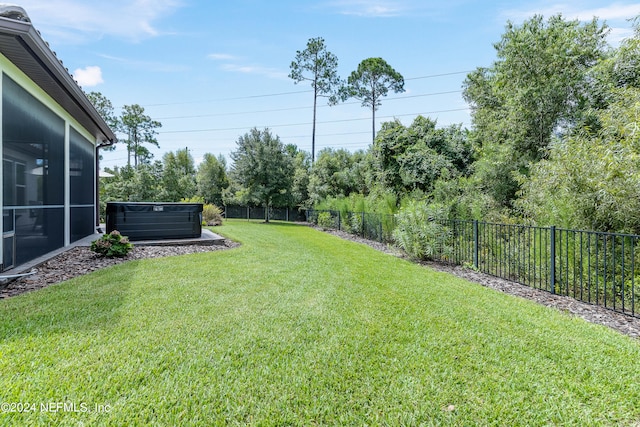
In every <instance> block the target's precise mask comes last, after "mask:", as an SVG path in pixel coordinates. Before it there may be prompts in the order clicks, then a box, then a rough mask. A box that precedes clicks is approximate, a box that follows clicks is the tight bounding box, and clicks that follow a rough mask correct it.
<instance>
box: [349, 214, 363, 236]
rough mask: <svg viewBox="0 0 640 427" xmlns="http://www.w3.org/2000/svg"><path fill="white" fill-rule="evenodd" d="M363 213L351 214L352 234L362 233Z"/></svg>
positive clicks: (350, 226) (350, 225)
mask: <svg viewBox="0 0 640 427" xmlns="http://www.w3.org/2000/svg"><path fill="white" fill-rule="evenodd" d="M363 225H364V224H363V223H362V213H361V212H351V213H350V214H349V229H350V231H349V232H350V233H353V234H360V233H362V227H363Z"/></svg>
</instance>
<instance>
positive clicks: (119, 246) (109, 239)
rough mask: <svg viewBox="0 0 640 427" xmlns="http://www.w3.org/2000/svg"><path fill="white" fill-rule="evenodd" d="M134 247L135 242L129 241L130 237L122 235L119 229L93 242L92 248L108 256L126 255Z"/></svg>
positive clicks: (118, 256) (119, 256)
mask: <svg viewBox="0 0 640 427" xmlns="http://www.w3.org/2000/svg"><path fill="white" fill-rule="evenodd" d="M132 249H133V244H132V243H130V242H129V238H128V237H127V236H123V235H121V234H120V232H119V231H118V230H113V231H112V232H111V233H108V234H104V235H103V236H102V237H100V238H99V239H96V240H94V241H93V242H91V250H92V251H93V252H95V253H97V254H99V255H102V256H104V257H107V258H121V257H125V256H127V255H128V254H129V252H131V250H132Z"/></svg>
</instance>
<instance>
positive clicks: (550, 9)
mask: <svg viewBox="0 0 640 427" xmlns="http://www.w3.org/2000/svg"><path fill="white" fill-rule="evenodd" d="M559 13H561V14H562V16H564V17H565V18H567V19H578V20H580V21H590V20H591V19H593V17H594V16H596V17H598V18H599V19H600V20H607V21H610V20H626V19H630V18H634V17H636V16H638V15H640V3H635V4H621V3H612V4H610V5H609V6H606V7H595V8H584V7H579V6H576V5H575V4H571V3H556V4H547V5H544V6H540V7H539V8H527V9H508V10H505V11H504V12H503V15H504V16H505V17H506V18H508V19H511V20H513V21H522V20H525V19H528V18H531V17H532V16H533V15H536V14H538V15H543V16H545V18H546V17H549V16H552V15H557V14H559Z"/></svg>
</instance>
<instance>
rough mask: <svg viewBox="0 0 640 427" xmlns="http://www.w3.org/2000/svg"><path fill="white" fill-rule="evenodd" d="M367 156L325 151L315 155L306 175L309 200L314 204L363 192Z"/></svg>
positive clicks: (359, 153)
mask: <svg viewBox="0 0 640 427" xmlns="http://www.w3.org/2000/svg"><path fill="white" fill-rule="evenodd" d="M366 165H367V155H366V153H364V152H363V151H356V152H355V153H350V152H349V151H347V150H345V149H343V148H341V149H337V150H335V149H332V148H325V149H323V150H321V151H320V152H319V153H318V159H317V160H316V162H315V163H314V164H313V167H312V168H311V171H310V174H309V199H310V202H311V204H315V203H317V202H319V201H321V200H324V199H326V198H328V197H340V196H342V197H347V196H349V194H351V193H364V192H366V191H367V182H366V168H367V166H366Z"/></svg>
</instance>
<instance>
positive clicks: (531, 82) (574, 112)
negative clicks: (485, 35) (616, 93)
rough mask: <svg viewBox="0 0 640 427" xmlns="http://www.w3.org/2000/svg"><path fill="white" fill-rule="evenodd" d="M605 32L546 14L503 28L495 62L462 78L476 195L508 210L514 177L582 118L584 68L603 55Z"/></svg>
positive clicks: (513, 195)
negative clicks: (483, 195) (472, 146)
mask: <svg viewBox="0 0 640 427" xmlns="http://www.w3.org/2000/svg"><path fill="white" fill-rule="evenodd" d="M606 33H607V31H606V27H605V26H604V25H602V26H601V25H599V24H598V22H597V20H595V19H594V20H593V21H591V22H587V23H584V24H583V23H580V22H579V21H577V20H576V21H565V20H564V19H563V18H562V16H560V15H557V16H552V17H551V18H549V19H548V21H546V22H544V21H543V18H542V17H541V16H534V17H533V18H531V19H529V20H527V21H525V22H524V23H523V24H522V25H520V26H516V25H514V24H512V23H508V24H507V27H506V31H505V33H504V34H503V35H502V38H501V40H500V41H499V42H498V43H496V44H495V49H496V54H497V57H498V59H497V60H496V61H495V62H494V63H493V65H492V66H491V67H489V68H478V69H477V70H476V71H474V72H473V73H470V74H469V75H468V76H467V79H466V81H465V84H464V97H465V99H466V100H467V102H468V103H469V104H470V105H471V108H472V120H473V125H474V130H475V139H476V144H477V146H478V158H479V160H478V162H477V164H476V167H475V174H476V176H477V179H478V182H479V183H480V185H481V188H482V189H483V191H485V192H486V193H487V194H489V195H491V197H493V199H494V200H495V201H496V203H497V205H498V206H500V207H511V206H512V203H513V200H514V199H515V198H516V194H517V191H518V189H519V185H518V177H519V176H521V175H522V176H525V177H526V176H528V174H529V167H530V164H531V163H532V162H533V163H535V162H538V161H539V160H541V159H543V158H544V157H545V156H546V153H547V149H548V147H549V146H550V145H551V144H552V141H553V140H554V138H556V137H557V136H558V135H563V134H566V133H568V132H570V131H571V130H572V129H573V127H574V126H575V125H576V124H581V123H583V122H584V120H585V119H586V116H587V114H586V112H587V111H588V108H589V106H590V97H589V96H588V94H587V89H588V88H589V86H590V82H591V80H592V79H591V78H590V76H589V73H588V71H589V70H590V69H591V68H592V67H594V66H595V65H596V64H597V63H598V61H600V60H601V59H603V58H604V57H605V53H606V40H605V37H606Z"/></svg>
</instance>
